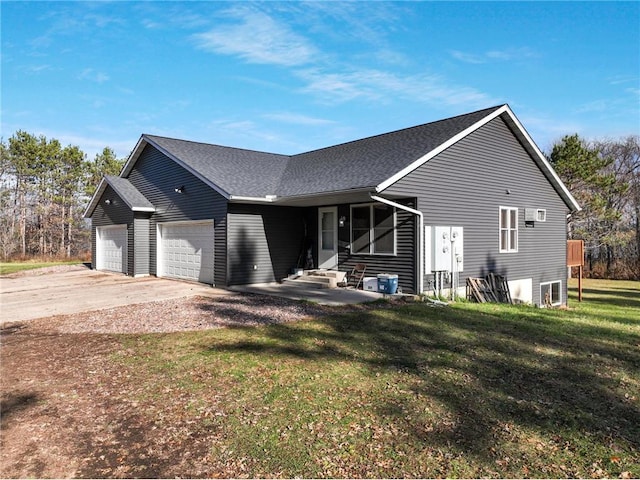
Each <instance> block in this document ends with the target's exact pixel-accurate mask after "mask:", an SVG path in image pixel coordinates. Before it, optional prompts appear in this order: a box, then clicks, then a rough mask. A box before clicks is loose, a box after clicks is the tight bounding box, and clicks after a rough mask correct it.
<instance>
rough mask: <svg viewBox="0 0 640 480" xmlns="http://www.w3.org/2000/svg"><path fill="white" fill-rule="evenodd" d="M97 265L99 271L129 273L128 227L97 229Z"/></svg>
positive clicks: (111, 226)
mask: <svg viewBox="0 0 640 480" xmlns="http://www.w3.org/2000/svg"><path fill="white" fill-rule="evenodd" d="M96 264H97V265H96V268H97V269H98V270H109V271H111V272H118V273H126V272H127V226H126V225H110V226H108V227H97V228H96Z"/></svg>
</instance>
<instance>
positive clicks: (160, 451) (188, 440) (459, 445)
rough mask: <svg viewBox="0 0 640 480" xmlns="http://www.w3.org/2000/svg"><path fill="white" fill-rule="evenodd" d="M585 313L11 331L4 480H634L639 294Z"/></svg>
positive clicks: (600, 296)
mask: <svg viewBox="0 0 640 480" xmlns="http://www.w3.org/2000/svg"><path fill="white" fill-rule="evenodd" d="M572 286H575V285H573V284H572ZM584 298H585V301H584V302H583V303H582V304H578V302H577V300H576V295H575V290H572V297H571V298H570V309H569V310H543V309H536V308H531V307H516V306H505V305H477V304H472V303H459V304H456V305H453V306H451V307H446V308H441V307H431V306H428V305H426V304H406V305H385V304H381V305H374V306H366V307H353V308H348V309H345V308H341V309H338V308H335V309H329V311H328V314H325V315H323V316H322V317H317V318H309V319H308V320H305V321H299V322H293V323H286V324H279V325H268V326H261V327H242V328H225V329H218V330H202V331H195V332H182V333H172V334H153V335H152V334H147V335H137V334H136V335H105V334H88V333H85V334H60V333H56V332H55V331H52V330H47V329H42V327H41V326H38V325H41V324H38V325H30V324H28V323H26V324H20V325H9V326H8V327H6V328H5V329H3V331H2V352H1V353H2V363H1V366H0V368H1V370H2V384H1V387H2V444H1V447H2V448H1V450H2V453H1V454H0V455H1V457H0V458H1V462H2V463H1V465H0V476H2V477H26V476H37V477H64V476H75V477H174V476H186V477H205V476H208V477H295V476H298V477H473V478H476V477H547V478H548V477H621V478H630V477H639V476H640V466H639V465H640V285H638V283H637V282H610V281H609V282H605V281H586V282H585V295H584ZM208 301H209V300H208ZM210 301H215V300H210ZM202 315H211V311H210V310H208V309H207V308H203V313H202ZM258 323H263V322H258Z"/></svg>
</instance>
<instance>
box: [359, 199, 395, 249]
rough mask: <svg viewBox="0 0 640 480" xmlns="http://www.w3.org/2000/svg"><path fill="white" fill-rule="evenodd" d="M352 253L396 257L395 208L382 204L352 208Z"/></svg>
mask: <svg viewBox="0 0 640 480" xmlns="http://www.w3.org/2000/svg"><path fill="white" fill-rule="evenodd" d="M351 253H352V254H360V255H395V253H396V212H395V208H393V207H391V206H389V205H384V204H380V203H373V204H369V205H357V206H352V207H351Z"/></svg>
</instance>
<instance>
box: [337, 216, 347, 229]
mask: <svg viewBox="0 0 640 480" xmlns="http://www.w3.org/2000/svg"><path fill="white" fill-rule="evenodd" d="M346 221H347V217H345V216H344V215H343V216H342V217H340V219H339V220H338V225H339V226H341V227H344V222H346Z"/></svg>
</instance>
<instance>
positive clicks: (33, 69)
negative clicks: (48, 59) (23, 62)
mask: <svg viewBox="0 0 640 480" xmlns="http://www.w3.org/2000/svg"><path fill="white" fill-rule="evenodd" d="M20 69H21V70H22V71H24V72H27V73H31V74H35V75H37V74H39V73H41V72H46V71H47V70H51V69H52V67H51V65H28V66H24V67H21V68H20Z"/></svg>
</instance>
